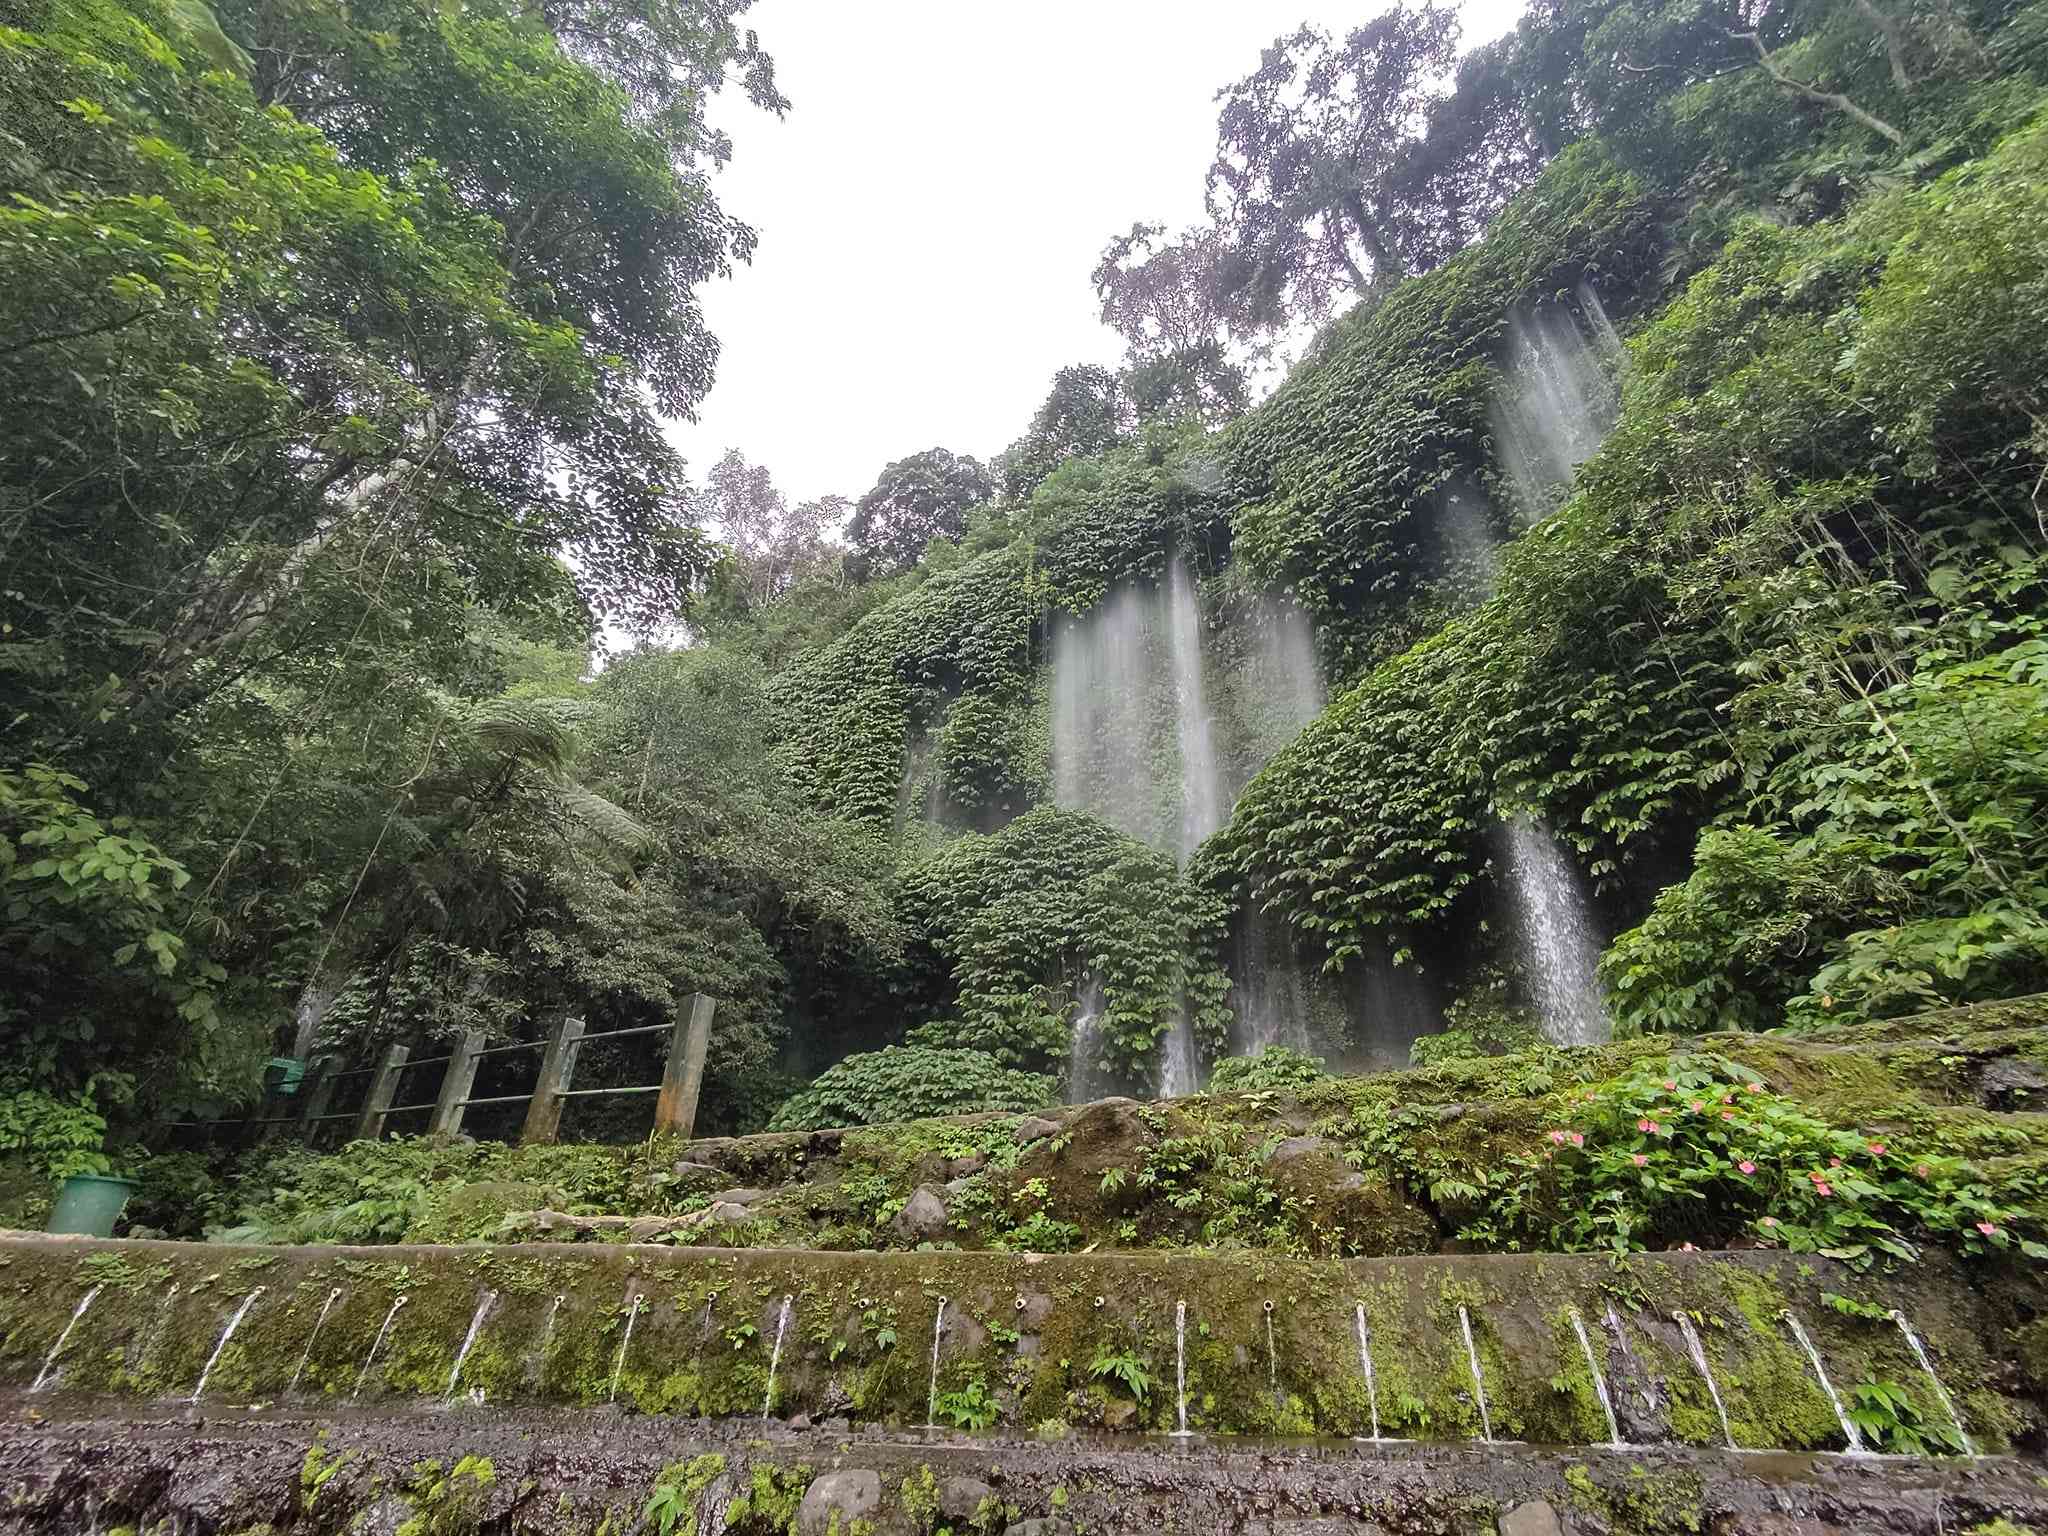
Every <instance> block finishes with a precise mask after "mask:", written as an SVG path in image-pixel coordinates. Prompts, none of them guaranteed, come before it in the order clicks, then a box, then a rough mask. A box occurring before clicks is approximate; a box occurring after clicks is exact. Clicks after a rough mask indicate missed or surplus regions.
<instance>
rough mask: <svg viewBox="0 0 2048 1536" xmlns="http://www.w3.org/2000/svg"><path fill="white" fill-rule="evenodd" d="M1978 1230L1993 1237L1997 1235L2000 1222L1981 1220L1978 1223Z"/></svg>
mask: <svg viewBox="0 0 2048 1536" xmlns="http://www.w3.org/2000/svg"><path fill="white" fill-rule="evenodd" d="M1977 1230H1978V1231H1979V1232H1982V1233H1983V1234H1984V1235H1985V1236H1986V1237H1993V1236H1996V1235H1997V1232H1998V1223H1997V1222H1995V1221H1980V1222H1978V1223H1977Z"/></svg>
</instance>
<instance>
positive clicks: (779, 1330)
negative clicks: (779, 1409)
mask: <svg viewBox="0 0 2048 1536" xmlns="http://www.w3.org/2000/svg"><path fill="white" fill-rule="evenodd" d="M795 1302H796V1298H795V1297H794V1296H791V1295H789V1294H787V1293H785V1294H784V1295H783V1298H782V1311H781V1312H780V1313H778V1314H777V1315H776V1318H775V1347H774V1348H773V1349H771V1350H769V1351H768V1390H767V1392H766V1393H764V1394H763V1395H762V1398H761V1421H762V1422H763V1423H764V1424H765V1423H766V1422H767V1421H768V1415H769V1414H771V1413H773V1412H774V1411H775V1372H776V1369H777V1367H779V1366H780V1365H781V1364H782V1336H783V1335H784V1334H786V1333H788V1332H789V1309H790V1307H791V1306H792V1305H794V1304H795Z"/></svg>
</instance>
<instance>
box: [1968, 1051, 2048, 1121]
mask: <svg viewBox="0 0 2048 1536" xmlns="http://www.w3.org/2000/svg"><path fill="white" fill-rule="evenodd" d="M2044 1089H2048V1072H2043V1071H2042V1070H2041V1069H2040V1068H2039V1067H2037V1066H2035V1065H2034V1064H2033V1063H2032V1062H2031V1061H2028V1060H2027V1059H2026V1058H2025V1057H2022V1056H2001V1057H1999V1059H1998V1060H1996V1061H1994V1062H1992V1063H1991V1064H1990V1065H1989V1066H1987V1067H1986V1068H1985V1069H1984V1075H1983V1076H1982V1077H1980V1078H1979V1079H1978V1080H1977V1091H1978V1092H1979V1093H1980V1094H1982V1095H1983V1098H1984V1102H1985V1103H1986V1104H1988V1105H1989V1106H1990V1107H1991V1108H1993V1109H2006V1110H2013V1109H2039V1108H2042V1107H2043V1103H2044V1100H2043V1090H2044Z"/></svg>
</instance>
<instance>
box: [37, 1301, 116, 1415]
mask: <svg viewBox="0 0 2048 1536" xmlns="http://www.w3.org/2000/svg"><path fill="white" fill-rule="evenodd" d="M100 1289H101V1288H100V1287H99V1286H97V1285H96V1286H94V1287H93V1288H92V1289H91V1290H89V1291H87V1292H86V1293H85V1294H84V1295H83V1296H81V1297H79V1298H78V1305H77V1306H76V1307H75V1308H73V1309H72V1312H71V1321H70V1322H68V1323H66V1324H65V1325H64V1331H63V1332H62V1333H60V1334H58V1335H57V1342H56V1343H54V1344H52V1345H51V1346H50V1352H49V1353H48V1354H47V1355H45V1356H43V1368H42V1369H41V1370H40V1371H37V1372H36V1379H35V1380H34V1381H33V1382H32V1383H31V1384H30V1385H29V1391H31V1392H40V1391H42V1390H43V1388H45V1387H47V1386H48V1385H49V1384H50V1374H51V1372H53V1371H55V1370H56V1369H57V1357H58V1356H59V1355H61V1354H63V1353H64V1346H65V1345H66V1344H69V1343H70V1342H71V1330H72V1329H74V1328H76V1327H77V1326H78V1320H79V1319H80V1318H81V1317H84V1316H85V1309H86V1308H87V1307H90V1306H91V1305H92V1299H93V1297H95V1296H97V1295H99V1293H100Z"/></svg>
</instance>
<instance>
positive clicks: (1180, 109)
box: [675, 0, 1521, 502]
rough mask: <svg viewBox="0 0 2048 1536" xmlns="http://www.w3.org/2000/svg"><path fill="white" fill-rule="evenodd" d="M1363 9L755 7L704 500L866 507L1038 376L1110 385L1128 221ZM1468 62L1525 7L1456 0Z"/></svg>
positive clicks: (1166, 216) (888, 1)
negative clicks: (890, 469)
mask: <svg viewBox="0 0 2048 1536" xmlns="http://www.w3.org/2000/svg"><path fill="white" fill-rule="evenodd" d="M1378 9H1379V6H1378V5H1377V4H1376V3H1374V0H1354V3H1351V4H1334V3H1330V0H1277V3H1275V0H1248V3H1247V0H1238V3H1225V0H1085V3H1084V0H1037V3H1033V4H994V3H990V0H885V3H882V4H878V5H854V4H849V3H847V0H760V3H759V4H757V5H756V6H755V7H754V8H753V10H751V11H749V12H748V13H747V14H746V16H745V17H744V22H745V24H747V25H749V26H752V27H755V28H757V29H758V30H759V32H760V34H761V41H762V44H763V45H764V46H765V47H766V48H767V49H768V51H769V52H770V53H771V54H773V55H774V57H775V61H776V74H777V79H778V81H779V83H780V84H781V86H782V90H783V94H785V95H786V96H788V97H789V98H790V101H791V104H792V105H791V110H790V112H789V115H788V116H787V117H786V118H784V119H782V120H781V121H779V122H778V121H777V120H776V119H774V118H773V117H770V116H768V115H767V114H764V113H761V112H758V111H756V110H754V109H752V108H751V107H746V106H745V103H744V99H743V98H742V97H741V96H740V95H739V93H738V92H737V91H731V90H729V91H728V92H727V94H726V95H725V96H723V97H721V98H720V100H719V105H718V115H719V118H720V121H721V122H722V124H723V125H724V126H725V127H726V128H727V130H728V131H729V132H730V133H731V135H732V138H733V141H734V154H733V160H732V164H731V165H730V166H728V167H727V168H726V170H725V171H724V172H723V173H721V174H720V175H719V176H718V178H717V183H716V184H717V189H718V195H719V198H720V200H721V202H722V203H723V205H724V206H725V208H726V209H727V210H728V211H729V212H730V213H732V214H733V215H734V216H735V217H737V218H740V219H742V220H744V221H746V222H747V223H749V224H751V225H753V226H754V228H755V229H756V230H757V231H759V233H760V237H761V244H760V249H759V250H758V251H757V252H756V253H755V256H754V260H753V263H752V265H750V266H743V267H740V268H738V269H737V270H736V272H735V274H734V276H733V277H732V278H731V279H729V280H726V281H722V282H717V283H713V284H711V285H710V286H709V287H708V288H707V289H705V290H704V307H705V310H706V312H707V315H708V317H709V320H710V323H711V328H712V330H713V331H714V332H715V333H716V334H717V336H718V338H719V340H720V341H721V342H722V343H723V351H722V353H721V356H720V358H719V363H718V377H717V382H716V384H715V385H714V386H713V388H712V390H711V393H710V395H709V396H708V397H707V398H706V400H705V401H704V403H703V405H702V407H701V408H700V411H699V419H698V421H697V422H696V423H694V424H693V423H679V424H678V425H677V426H676V428H675V438H676V441H677V444H678V446H679V447H680V448H681V449H682V451H683V452H684V454H685V455H686V456H687V457H688V459H689V461H690V467H691V476H692V478H693V479H695V480H698V481H699V482H701V481H702V478H703V476H704V475H705V473H706V472H707V471H708V470H709V469H710V468H711V465H712V464H713V463H714V462H715V461H716V460H717V458H718V456H719V455H720V454H721V453H723V452H724V451H725V450H726V449H727V448H738V449H739V450H740V451H741V452H743V453H744V454H746V456H747V457H748V458H749V459H750V460H752V461H753V462H755V463H759V464H765V465H767V466H768V468H769V470H770V471H771V472H772V474H773V475H774V478H775V482H776V484H777V486H778V487H780V488H781V490H782V491H783V492H784V494H786V495H787V496H788V497H789V498H790V500H791V501H792V502H795V501H800V500H804V499H806V498H809V497H813V496H822V495H827V494H832V493H838V494H841V495H846V496H853V497H858V496H859V495H860V494H861V493H862V492H863V491H865V490H866V489H867V488H868V487H869V486H870V485H872V484H873V483H874V480H875V476H876V473H877V472H878V471H879V470H880V469H881V468H882V466H883V465H884V464H886V463H888V462H889V461H890V460H892V459H898V458H902V457H903V456H904V455H906V454H911V453H917V452H920V451H922V450H923V449H926V448H931V447H935V446H936V447H945V448H950V449H952V450H953V451H954V452H956V453H971V454H974V455H975V456H976V457H978V458H982V459H987V458H989V457H990V456H992V455H994V454H995V453H997V452H998V451H1000V450H1001V449H1002V448H1003V447H1004V446H1005V445H1006V444H1007V443H1009V442H1010V441H1011V440H1012V439H1014V438H1015V437H1016V436H1017V435H1018V434H1019V433H1020V432H1022V431H1023V429H1024V427H1025V425H1026V424H1027V423H1028V422H1029V420H1030V418H1031V413H1032V412H1033V411H1034V410H1036V409H1037V407H1038V403H1039V401H1040V400H1041V399H1043V398H1044V395H1045V390H1046V387H1047V385H1048V384H1049V383H1050V382H1051V379H1052V374H1053V371H1054V370H1055V369H1057V368H1059V367H1062V366H1064V365H1065V364H1068V363H1078V362H1099V363H1106V364H1113V363H1115V362H1116V361H1117V358H1118V356H1119V353H1120V350H1121V349H1120V347H1119V344H1118V341H1117V338H1116V336H1115V334H1114V333H1113V332H1111V331H1109V330H1108V329H1107V328H1105V327H1104V326H1103V325H1102V324H1101V323H1100V321H1099V320H1098V319H1097V317H1096V302H1095V294H1094V291H1093V289H1092V288H1091V286H1090V284H1089V281H1088V274H1089V272H1090V270H1091V269H1092V268H1093V267H1094V265H1095V262H1096V259H1097V258H1098V257H1099V256H1100V255H1101V252H1102V247H1103V245H1104V244H1105V243H1106V242H1107V241H1108V240H1109V238H1110V237H1111V236H1112V235H1114V234H1117V233H1118V232H1120V231H1122V230H1124V229H1127V228H1128V227H1129V226H1130V224H1131V222H1132V221H1133V220H1134V219H1147V220H1163V221H1165V222H1166V223H1167V224H1168V225H1169V226H1170V227H1172V228H1179V227H1180V226H1181V225H1183V224H1186V223H1190V222H1192V221H1194V220H1196V219H1197V218H1199V217H1200V215H1201V211H1202V178H1203V173H1204V172H1205V171H1206V169H1207V168H1208V165H1209V161H1210V158H1211V153H1212V151H1213V149H1214V147H1215V142H1216V107H1215V102H1214V98H1215V94H1216V92H1217V90H1218V89H1219V88H1221V87H1222V86H1224V85H1226V84H1228V83H1229V82H1231V81H1233V80H1236V79H1238V78H1240V77H1242V76H1243V75H1246V74H1249V73H1250V72H1251V71H1252V70H1253V69H1255V68H1256V67H1257V66H1258V58H1259V51H1260V49H1262V48H1263V47H1265V46H1266V45H1267V44H1268V43H1270V42H1272V41H1273V39H1274V38H1275V37H1277V36H1279V35H1280V34H1282V33H1284V32H1288V31H1291V30H1292V29H1293V28H1294V27H1295V26H1297V25H1298V24H1299V23H1301V22H1303V21H1309V22H1313V23H1315V24H1317V25H1320V26H1323V27H1325V28H1327V29H1328V30H1329V31H1331V32H1332V33H1341V32H1343V31H1344V30H1346V29H1348V28H1349V27H1352V26H1356V25H1357V24H1358V23H1359V22H1361V21H1363V20H1365V19H1366V18H1367V17H1369V16H1371V15H1373V14H1374V13H1375V12H1376V11H1377V10H1378ZM1462 9H1463V24H1464V32H1463V37H1462V45H1463V46H1464V47H1468V48H1469V47H1472V46H1474V45H1475V44H1478V43H1480V42H1484V41H1486V40H1488V39H1490V38H1492V37H1495V36H1498V35H1499V34H1500V33H1502V32H1504V31H1506V30H1508V28H1510V27H1511V26H1512V25H1513V23H1514V19H1515V17H1516V16H1517V15H1519V14H1520V11H1521V5H1520V3H1519V0H1466V3H1465V4H1464V6H1463V8H1462Z"/></svg>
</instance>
